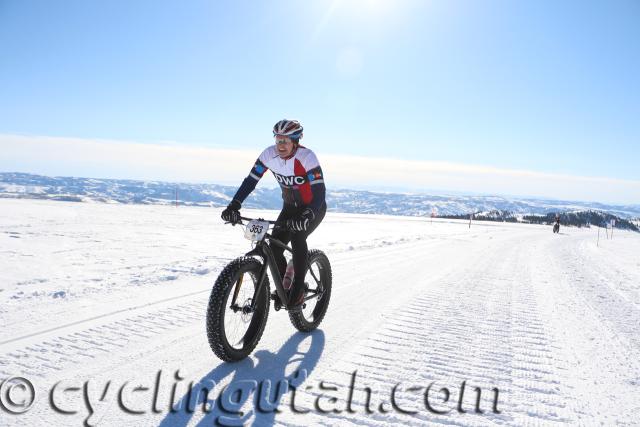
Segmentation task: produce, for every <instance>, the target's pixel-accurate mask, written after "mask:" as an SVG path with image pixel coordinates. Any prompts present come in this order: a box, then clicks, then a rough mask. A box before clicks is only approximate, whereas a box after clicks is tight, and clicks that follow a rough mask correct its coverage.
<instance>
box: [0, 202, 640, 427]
mask: <svg viewBox="0 0 640 427" xmlns="http://www.w3.org/2000/svg"><path fill="white" fill-rule="evenodd" d="M243 213H244V214H255V215H257V214H261V215H262V216H264V217H267V218H275V215H276V213H275V212H251V211H243ZM219 215H220V209H214V208H185V207H180V208H175V207H168V206H142V205H107V204H90V203H66V202H45V201H30V200H10V199H0V254H1V257H0V279H1V280H0V324H1V325H2V329H1V330H0V382H2V381H3V380H5V379H7V378H10V377H19V378H14V379H13V380H11V381H10V382H7V381H5V382H3V383H2V386H1V387H2V390H0V398H1V402H2V404H1V405H0V425H2V426H13V425H16V426H17V425H31V426H39V425H42V426H49V425H75V426H80V425H82V424H83V423H85V425H105V426H106V425H113V426H146V425H150V426H151V425H162V426H196V425H198V426H204V425H216V424H218V425H272V424H278V425H314V426H315V425H336V426H344V425H425V424H447V425H465V426H474V425H517V426H520V425H558V424H583V425H596V424H597V425H599V424H605V425H613V424H616V423H617V424H622V425H634V424H635V425H637V424H639V423H640V399H639V396H640V234H637V233H631V232H622V231H618V230H616V231H615V232H614V235H613V238H612V239H606V236H605V233H604V229H603V230H602V231H601V234H600V241H599V246H596V239H597V229H595V228H593V229H574V228H566V227H563V228H562V229H561V233H560V234H559V235H554V234H552V232H551V227H550V226H537V225H523V224H506V223H504V224H503V223H488V222H486V223H473V224H472V225H471V228H469V227H468V223H467V222H456V221H448V220H437V219H436V220H434V221H433V222H431V221H430V220H429V219H420V218H407V217H384V216H366V215H348V214H332V213H329V214H328V215H327V217H326V218H325V221H324V223H323V224H322V225H321V226H320V227H319V228H318V230H317V231H316V232H315V233H314V234H313V235H312V236H311V237H310V247H312V248H318V249H322V250H323V251H325V252H326V253H327V254H328V256H329V258H330V260H331V263H332V268H333V277H334V281H333V293H332V296H331V303H330V306H329V311H328V313H327V316H326V317H325V319H324V321H323V323H322V324H321V327H320V329H319V330H317V331H315V332H313V333H311V334H302V333H299V332H296V330H295V329H294V328H293V326H292V325H291V324H290V322H289V318H288V316H287V314H286V312H283V311H280V312H275V311H273V310H272V311H271V313H270V315H269V320H268V323H267V329H266V331H265V333H264V335H263V337H262V340H261V342H260V343H259V344H258V347H257V348H256V350H255V351H254V353H253V354H252V356H251V357H250V358H247V359H245V360H244V361H242V362H239V363H235V364H227V363H221V362H220V360H218V359H217V358H216V357H215V356H214V355H213V353H212V352H211V350H210V349H209V346H208V343H207V338H206V333H205V312H206V304H207V301H208V297H209V292H210V288H211V285H212V284H213V282H214V281H215V279H216V277H217V275H218V273H219V272H220V270H221V269H222V268H223V266H224V265H225V264H226V263H227V262H229V261H230V260H231V259H233V258H235V257H236V256H239V255H242V254H243V253H244V252H246V251H248V250H249V248H250V243H249V242H248V241H247V240H245V239H244V238H243V235H242V230H241V228H240V227H231V226H229V225H224V224H223V223H222V221H221V220H220V219H219ZM21 381H22V383H20V382H21ZM190 383H192V387H189V385H190ZM29 384H30V385H31V386H32V387H33V389H31V388H30V386H29ZM214 385H215V387H214ZM202 386H210V387H211V388H212V392H211V393H210V394H209V402H206V403H207V406H206V407H205V409H204V410H203V405H202V404H198V405H196V403H197V402H198V399H196V395H198V393H197V391H198V387H202ZM190 389H191V393H189V390H190ZM32 392H33V394H32ZM478 395H479V396H480V399H479V400H478ZM32 397H33V399H32ZM31 400H33V402H32V403H31ZM190 401H191V402H190ZM30 403H31V405H29V404H30ZM24 406H30V408H29V410H28V411H26V412H24V413H21V414H13V413H10V411H14V412H21V411H22V410H24V409H25V408H24ZM171 408H173V409H172V410H170V409H171Z"/></svg>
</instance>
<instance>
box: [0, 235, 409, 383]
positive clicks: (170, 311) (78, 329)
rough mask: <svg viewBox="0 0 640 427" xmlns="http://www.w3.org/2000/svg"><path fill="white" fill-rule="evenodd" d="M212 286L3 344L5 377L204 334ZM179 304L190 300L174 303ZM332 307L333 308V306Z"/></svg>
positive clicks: (41, 373) (40, 373) (375, 253)
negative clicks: (193, 332)
mask: <svg viewBox="0 0 640 427" xmlns="http://www.w3.org/2000/svg"><path fill="white" fill-rule="evenodd" d="M417 245H420V242H419V241H407V242H406V243H404V244H403V245H397V246H394V248H395V250H396V251H397V250H398V249H400V250H402V251H412V250H414V249H415V247H416V246H417ZM387 250H389V247H388V246H386V245H385V246H381V247H379V248H368V249H366V250H365V251H364V252H366V253H364V254H363V253H360V252H361V251H357V252H354V253H353V256H351V255H352V254H351V252H349V253H348V254H346V255H343V257H341V258H340V259H338V260H336V261H335V262H334V266H340V265H344V264H349V263H352V262H353V261H354V259H356V260H358V261H359V262H360V261H362V260H365V259H367V260H370V259H374V258H376V257H379V258H383V257H385V256H386V251H387ZM210 291H211V290H210V288H207V289H205V290H202V291H197V292H190V293H186V294H181V295H176V296H173V297H170V298H164V299H162V300H159V301H154V302H152V303H147V304H142V305H138V306H134V307H128V308H125V309H120V310H115V311H112V312H109V313H105V314H102V315H100V316H95V317H91V318H87V319H83V320H79V321H76V322H71V323H68V324H65V325H61V326H57V327H54V328H49V329H46V330H42V331H39V332H35V333H32V334H27V335H23V336H20V337H15V338H11V339H9V340H6V341H4V342H2V343H0V377H10V376H12V375H15V373H16V372H21V373H22V374H24V375H29V376H37V377H41V378H43V377H46V376H47V375H48V374H49V373H51V372H61V371H63V370H64V369H66V366H68V365H69V364H77V363H81V362H84V361H86V360H92V361H94V362H97V359H98V358H100V357H102V356H107V355H112V354H113V352H115V353H118V352H122V351H124V350H125V349H126V348H127V347H131V346H133V345H136V346H142V347H144V344H143V343H144V341H145V340H149V339H151V338H153V337H155V336H158V335H159V334H161V333H163V332H166V331H172V330H176V329H179V328H181V327H185V326H190V327H191V328H193V325H194V324H197V325H198V327H199V328H200V329H202V334H203V335H204V334H205V332H204V326H203V325H204V318H205V311H206V304H207V302H208V298H207V295H208V294H209V293H210ZM176 300H185V301H184V302H182V303H181V304H179V305H177V306H176V305H175V302H176ZM330 309H331V308H330Z"/></svg>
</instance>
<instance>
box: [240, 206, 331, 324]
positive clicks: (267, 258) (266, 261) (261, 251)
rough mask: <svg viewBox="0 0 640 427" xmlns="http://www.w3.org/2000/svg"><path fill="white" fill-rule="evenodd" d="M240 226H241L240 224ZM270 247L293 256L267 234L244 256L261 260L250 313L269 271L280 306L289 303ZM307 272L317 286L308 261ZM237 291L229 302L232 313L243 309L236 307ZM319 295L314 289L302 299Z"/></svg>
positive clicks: (286, 247) (284, 246)
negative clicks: (282, 250)
mask: <svg viewBox="0 0 640 427" xmlns="http://www.w3.org/2000/svg"><path fill="white" fill-rule="evenodd" d="M241 219H243V220H245V221H250V220H252V218H245V217H241ZM260 220H261V221H264V220H263V219H260ZM267 222H268V223H269V224H271V225H279V223H278V222H276V221H267ZM240 224H241V225H242V223H240ZM271 245H276V246H278V247H280V248H282V249H284V250H286V251H288V252H289V253H291V254H293V249H291V248H290V247H289V246H287V245H286V244H284V243H282V242H281V241H280V240H278V239H276V238H275V237H273V236H272V235H271V234H269V233H265V235H264V237H263V238H262V240H259V241H258V242H256V247H255V248H253V249H252V250H250V251H249V252H247V253H246V254H245V256H259V257H260V258H262V260H263V263H262V269H261V270H260V276H259V278H258V286H257V287H256V289H255V291H254V293H253V298H252V300H251V312H253V311H254V310H255V308H256V307H255V305H256V296H257V295H258V294H259V293H260V292H261V291H262V288H263V287H264V282H265V277H267V272H268V271H271V277H272V278H273V282H274V285H275V287H276V293H277V295H278V297H279V298H280V301H281V302H282V304H284V307H288V306H289V302H290V301H289V296H288V295H287V291H286V290H285V289H284V285H283V284H282V277H281V275H280V270H279V269H278V264H277V262H276V258H275V255H274V254H273V249H271ZM307 271H309V272H310V273H311V276H312V277H313V279H314V280H315V281H316V286H319V284H320V279H319V278H318V277H316V274H315V273H314V272H313V270H312V269H311V265H310V264H309V261H308V260H307ZM241 280H242V278H240V279H239V281H240V285H242V282H241ZM239 290H240V286H236V288H235V291H234V294H233V299H232V301H231V306H230V308H231V309H232V310H234V311H239V310H243V307H240V306H238V305H237V303H236V298H237V296H238V292H239ZM319 294H321V292H319V291H318V288H316V291H315V292H313V291H312V292H311V293H310V295H308V296H307V297H305V298H304V301H307V300H309V299H312V298H316V297H318V295H319ZM276 310H279V308H278V307H276Z"/></svg>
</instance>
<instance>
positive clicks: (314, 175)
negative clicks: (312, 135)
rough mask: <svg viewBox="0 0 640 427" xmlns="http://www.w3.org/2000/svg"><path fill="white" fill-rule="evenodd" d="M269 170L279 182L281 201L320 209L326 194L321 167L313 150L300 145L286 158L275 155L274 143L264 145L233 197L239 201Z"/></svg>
mask: <svg viewBox="0 0 640 427" xmlns="http://www.w3.org/2000/svg"><path fill="white" fill-rule="evenodd" d="M268 169H271V172H272V173H273V175H274V176H275V178H276V181H278V184H280V189H281V190H282V200H283V201H284V203H286V204H289V205H294V206H297V207H301V206H305V207H306V206H308V207H310V208H311V209H313V211H314V212H315V213H318V212H319V211H320V210H321V207H322V205H323V204H324V203H325V193H326V190H325V186H324V177H323V175H322V169H321V168H320V163H319V162H318V158H317V157H316V155H315V154H314V153H313V151H311V150H310V149H308V148H306V147H303V146H301V145H300V146H298V148H297V149H296V150H295V152H294V153H293V154H292V155H291V156H289V157H288V158H286V159H283V158H281V157H280V156H279V155H278V152H277V150H276V147H275V145H271V146H269V147H267V148H266V149H265V150H264V151H263V152H262V153H261V154H260V156H259V157H258V159H257V160H256V162H255V164H254V165H253V167H252V168H251V172H249V176H247V177H246V178H245V179H244V181H242V185H241V186H240V188H239V189H238V191H237V192H236V194H235V196H234V197H233V198H234V199H235V200H237V201H239V202H240V203H242V202H243V201H244V199H246V198H247V197H248V196H249V194H250V193H251V192H252V191H253V190H254V188H256V185H257V184H258V181H260V178H262V176H263V175H264V174H265V172H266V171H267V170H268Z"/></svg>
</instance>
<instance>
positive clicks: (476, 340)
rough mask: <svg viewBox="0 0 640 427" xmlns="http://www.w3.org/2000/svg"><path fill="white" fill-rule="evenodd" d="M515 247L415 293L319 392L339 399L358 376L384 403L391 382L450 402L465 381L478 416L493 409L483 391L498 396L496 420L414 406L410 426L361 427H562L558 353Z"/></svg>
mask: <svg viewBox="0 0 640 427" xmlns="http://www.w3.org/2000/svg"><path fill="white" fill-rule="evenodd" d="M514 240H515V239H514ZM522 244H523V243H522V241H521V239H520V238H519V239H518V240H517V241H516V242H515V244H514V242H513V241H507V242H502V244H501V245H500V247H498V248H496V247H494V248H492V252H490V253H488V256H486V257H480V258H478V259H475V260H474V261H472V262H471V263H470V265H468V266H466V267H465V268H464V269H463V270H462V271H460V270H457V271H453V272H451V273H450V274H449V275H448V276H447V277H446V278H444V280H441V281H440V283H438V284H437V286H422V289H416V291H418V292H420V293H421V294H422V295H421V296H419V297H418V298H415V299H413V301H410V302H409V303H408V304H406V305H404V306H402V307H401V308H396V309H395V310H390V311H388V312H386V314H385V318H386V324H385V325H383V326H382V328H381V329H380V330H379V331H377V332H376V333H374V334H371V335H370V336H369V337H367V338H366V339H364V340H363V341H362V342H361V343H360V344H358V345H357V346H355V348H354V349H353V350H352V351H351V352H350V353H349V354H346V355H344V356H343V357H342V358H341V359H340V360H339V361H337V363H335V364H333V366H334V368H333V369H332V371H331V372H330V373H329V378H330V381H326V382H328V383H332V384H334V385H336V386H337V387H338V388H339V389H344V388H345V387H348V383H345V379H348V378H349V377H350V375H351V373H352V372H353V371H354V370H356V369H357V370H358V375H359V381H360V384H362V386H363V387H364V386H369V387H372V388H376V389H378V390H387V392H388V393H387V396H388V395H389V394H390V393H389V390H390V389H391V387H392V386H393V385H395V384H396V383H398V382H402V383H403V384H404V385H406V386H407V387H409V386H411V385H418V386H423V387H426V386H427V385H428V384H429V383H431V382H432V381H436V384H438V385H440V386H447V387H448V388H449V390H450V391H451V394H452V398H451V399H452V400H455V399H456V398H455V397H453V395H454V394H455V391H456V389H459V388H460V386H461V383H462V381H465V380H466V381H467V382H468V383H467V387H471V386H473V387H475V386H478V387H481V389H482V390H483V391H482V393H483V394H482V400H481V402H482V403H481V408H483V409H484V410H485V411H488V410H490V409H491V407H492V399H491V397H492V396H493V395H492V394H491V391H492V388H493V387H497V388H498V389H499V390H500V399H499V400H500V403H499V405H498V409H499V410H501V411H502V413H501V414H489V415H487V414H486V413H485V414H484V415H476V414H470V413H467V414H458V413H455V414H453V415H451V414H450V415H448V416H446V415H445V416H443V415H436V414H431V413H429V412H427V411H426V410H425V408H424V406H422V411H421V412H419V413H418V414H416V415H414V416H408V415H403V414H399V413H388V414H384V415H383V414H371V415H370V416H369V418H368V419H367V423H368V424H380V425H383V424H388V423H394V424H395V423H398V424H407V425H412V424H417V425H422V424H424V423H441V424H454V425H487V424H496V425H500V424H518V425H521V424H524V423H531V422H533V423H540V422H543V423H553V422H566V421H568V420H569V415H568V414H567V411H566V407H567V402H566V400H567V396H568V395H567V393H566V392H565V391H564V386H563V385H562V384H561V381H560V379H561V378H562V372H561V369H562V368H560V367H559V366H562V364H563V361H562V360H560V359H558V356H557V355H556V354H555V351H554V350H555V348H557V346H556V345H555V344H554V343H553V342H552V341H551V339H550V337H549V336H548V334H547V331H546V329H545V325H544V323H543V322H542V320H541V314H540V312H539V310H538V308H537V306H536V301H535V298H534V296H533V293H532V291H531V280H530V279H529V278H527V269H526V268H524V269H523V270H522V271H518V270H517V269H519V268H522V267H523V266H525V265H526V262H527V260H526V258H525V257H523V256H522V254H521V252H522V250H521V249H520V247H521V245H522ZM414 261H415V260H414ZM514 267H515V268H516V271H514ZM415 286H416V288H418V287H419V286H420V284H419V283H415ZM417 366H418V367H420V370H419V371H416V367H417ZM314 375H316V376H319V377H320V376H321V375H327V373H326V372H322V373H320V372H314ZM323 379H326V376H325V377H323ZM423 390H424V389H423ZM470 390H472V388H471V389H469V388H468V389H467V393H468V396H466V397H465V399H464V402H465V407H466V410H467V411H468V412H473V408H474V407H475V401H474V400H473V398H474V397H475V394H474V393H471V391H470ZM360 391H362V390H360ZM490 394H491V395H490ZM412 397H413V400H412V399H404V400H402V399H400V400H399V402H400V406H404V407H408V408H415V407H416V400H418V401H419V400H420V397H419V396H418V397H416V396H415V395H414V396H412ZM354 403H356V400H354ZM341 404H342V405H345V404H346V402H344V401H341ZM364 404H365V402H364V397H363V398H361V399H360V400H358V401H357V404H356V405H357V406H358V407H360V408H364ZM337 406H340V405H337ZM361 412H362V411H361ZM454 412H455V411H454ZM357 416H358V415H356V416H355V417H357ZM324 417H326V416H324ZM330 417H331V419H332V420H334V422H333V423H331V422H329V423H328V422H327V419H326V418H324V419H323V421H322V423H323V424H336V425H342V424H344V423H347V422H348V423H354V424H360V423H361V421H360V420H358V419H356V418H355V417H354V416H349V415H348V414H344V415H337V414H333V415H330ZM317 421H318V422H321V421H320V419H318V420H317Z"/></svg>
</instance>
